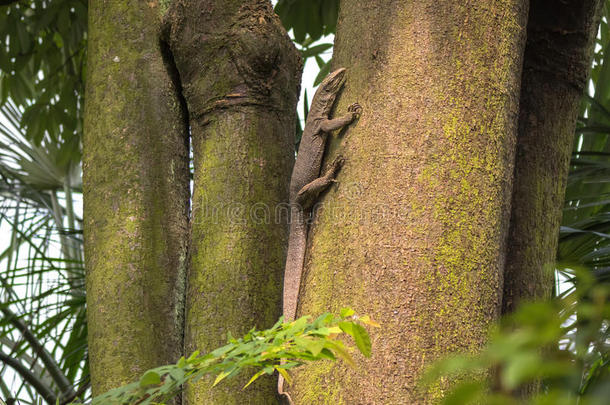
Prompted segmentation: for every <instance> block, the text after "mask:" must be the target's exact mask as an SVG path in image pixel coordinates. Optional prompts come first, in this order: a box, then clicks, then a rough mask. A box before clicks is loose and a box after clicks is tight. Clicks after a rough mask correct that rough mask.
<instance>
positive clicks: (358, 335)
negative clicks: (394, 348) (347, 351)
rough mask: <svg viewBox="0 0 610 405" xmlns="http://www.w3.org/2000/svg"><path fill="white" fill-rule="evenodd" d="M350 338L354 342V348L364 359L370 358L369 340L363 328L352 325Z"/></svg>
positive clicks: (355, 324)
mask: <svg viewBox="0 0 610 405" xmlns="http://www.w3.org/2000/svg"><path fill="white" fill-rule="evenodd" d="M352 336H353V337H354V341H355V342H356V347H357V348H358V350H360V352H361V353H362V354H363V355H364V356H365V357H371V338H370V337H369V334H368V332H367V331H366V329H364V326H362V325H358V324H357V323H353V324H352Z"/></svg>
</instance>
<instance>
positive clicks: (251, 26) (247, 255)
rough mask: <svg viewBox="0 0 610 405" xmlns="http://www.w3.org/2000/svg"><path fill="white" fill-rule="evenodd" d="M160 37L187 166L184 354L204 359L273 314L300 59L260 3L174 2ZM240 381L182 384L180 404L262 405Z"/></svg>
mask: <svg viewBox="0 0 610 405" xmlns="http://www.w3.org/2000/svg"><path fill="white" fill-rule="evenodd" d="M169 17H170V18H169V19H168V21H169V28H168V32H167V40H168V42H169V46H170V48H171V50H172V54H173V58H174V61H175V64H176V66H177V68H178V71H179V73H180V78H181V82H182V86H183V94H184V96H185V99H186V102H187V105H188V110H189V113H190V125H191V135H192V144H193V153H194V159H195V164H194V167H195V173H194V189H193V212H192V228H191V238H190V249H191V250H190V269H189V273H188V283H187V284H188V287H187V298H186V328H185V351H186V352H187V353H188V352H192V351H193V350H196V349H197V350H200V351H202V352H206V351H209V350H211V349H213V348H215V347H218V346H220V345H223V344H225V343H226V338H227V332H231V333H233V334H234V335H235V336H239V335H241V334H243V333H245V332H247V331H248V330H249V329H250V328H252V327H253V326H256V327H257V328H266V327H270V326H272V325H273V324H274V323H275V322H276V321H277V319H278V317H279V316H280V314H281V292H282V280H283V269H284V261H285V256H286V243H287V226H286V225H287V223H286V215H287V210H286V207H284V206H282V203H285V202H286V201H287V200H288V184H289V179H290V172H291V169H292V164H293V161H294V133H295V125H296V123H295V111H296V101H297V94H298V86H299V83H300V68H301V62H300V57H299V55H298V53H297V51H296V49H295V48H294V46H293V45H292V43H291V41H290V39H289V38H288V36H287V35H286V32H285V31H284V29H283V28H282V26H281V23H280V21H279V20H278V18H277V17H276V16H275V14H274V13H273V10H272V8H271V4H270V2H269V1H267V0H247V1H243V0H231V1H217V0H185V1H180V2H174V4H173V5H172V8H171V9H170V14H169ZM248 379H249V375H247V373H243V374H242V375H240V376H239V377H238V378H235V379H230V380H227V381H226V382H223V384H222V385H219V386H217V387H215V388H214V389H212V388H211V385H212V382H213V379H209V378H204V379H203V380H202V381H201V382H199V383H197V384H195V385H191V386H189V387H187V389H186V394H185V400H186V403H187V404H193V405H195V404H222V405H225V404H272V403H275V402H277V396H276V389H275V380H274V379H273V378H271V377H267V378H261V379H260V380H259V381H257V382H256V383H255V384H253V385H252V386H251V387H248V390H246V391H242V390H241V389H242V387H243V386H244V385H245V384H246V382H247V381H248Z"/></svg>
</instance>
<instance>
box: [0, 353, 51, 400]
mask: <svg viewBox="0 0 610 405" xmlns="http://www.w3.org/2000/svg"><path fill="white" fill-rule="evenodd" d="M0 361H2V362H3V363H4V364H6V365H7V366H9V367H11V368H12V369H13V370H15V372H16V373H17V374H19V376H21V378H23V380H24V381H26V382H28V383H29V384H30V385H31V386H32V387H34V389H35V390H36V392H38V393H39V394H40V396H42V397H43V398H44V400H45V401H47V403H49V404H55V403H56V402H57V396H56V395H55V393H54V392H53V390H52V389H51V388H50V387H47V386H46V385H45V383H44V382H42V381H41V380H40V379H39V378H38V377H37V376H35V375H34V374H33V373H32V372H31V371H30V370H28V368H27V367H25V366H24V365H23V364H21V363H20V362H19V361H18V360H17V359H15V358H13V357H11V356H8V355H6V354H5V353H4V352H2V351H0Z"/></svg>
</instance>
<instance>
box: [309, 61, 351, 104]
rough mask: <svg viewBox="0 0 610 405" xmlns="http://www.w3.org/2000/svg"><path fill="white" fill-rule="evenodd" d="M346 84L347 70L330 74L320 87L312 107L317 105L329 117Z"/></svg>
mask: <svg viewBox="0 0 610 405" xmlns="http://www.w3.org/2000/svg"><path fill="white" fill-rule="evenodd" d="M344 83H345V68H341V69H337V70H335V71H334V72H332V73H330V74H329V75H328V76H326V78H325V79H324V80H322V83H320V87H318V90H317V91H316V94H315V96H314V100H313V101H312V106H313V105H314V104H316V105H317V106H319V107H320V109H321V110H323V111H324V113H325V114H326V115H328V114H329V113H330V110H331V109H332V107H333V104H334V103H335V99H336V98H337V94H338V93H339V90H341V87H343V84H344Z"/></svg>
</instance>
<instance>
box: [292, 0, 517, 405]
mask: <svg viewBox="0 0 610 405" xmlns="http://www.w3.org/2000/svg"><path fill="white" fill-rule="evenodd" d="M527 4H528V2H527V1H525V0H510V1H503V2H498V1H491V0H477V1H464V2H456V1H441V2H439V1H429V0H424V1H410V2H398V1H372V2H366V3H363V2H359V1H343V2H342V3H341V8H340V15H339V22H338V28H337V36H336V41H335V56H334V57H333V61H334V64H335V66H334V68H338V67H346V68H347V69H348V71H347V76H348V78H347V84H346V87H345V91H344V93H343V95H342V96H341V99H340V101H339V103H338V107H337V114H341V113H343V112H344V111H345V109H346V108H347V106H348V105H349V104H350V103H353V102H356V101H357V102H359V103H360V104H361V105H362V106H363V108H364V112H363V114H362V117H361V118H360V120H359V122H358V123H356V124H355V125H352V126H351V127H350V128H349V129H348V130H347V132H346V134H345V136H343V137H339V138H338V139H335V140H333V141H332V144H331V149H330V150H329V157H328V159H327V161H331V160H332V158H333V157H334V156H335V155H337V154H341V155H343V156H344V157H345V159H346V163H345V165H344V167H343V169H342V170H341V172H340V173H339V176H338V185H337V186H336V187H334V188H333V189H332V190H330V191H329V192H328V193H327V194H326V196H325V198H324V199H323V201H322V205H321V207H320V209H319V210H318V212H317V219H316V221H315V223H314V224H313V226H312V228H311V231H310V235H309V244H308V254H307V258H306V267H305V279H304V282H303V284H302V289H303V293H302V295H301V297H300V310H299V312H300V313H301V314H314V315H315V314H318V313H321V312H324V311H327V310H332V311H336V310H338V309H339V308H340V307H342V306H352V307H353V308H354V309H356V311H357V312H358V313H361V314H370V315H371V316H373V317H374V318H375V319H376V320H378V321H379V322H380V323H381V325H382V328H381V329H380V330H375V331H373V334H372V341H373V357H372V358H371V359H370V360H364V359H360V360H359V367H358V368H357V369H355V370H352V369H348V368H346V366H345V365H344V364H341V363H328V364H326V365H316V366H315V367H306V368H305V369H304V370H303V371H299V372H298V373H296V377H295V380H296V382H295V384H294V385H293V386H292V387H289V388H288V391H289V392H291V394H292V398H293V399H295V403H297V404H320V403H332V404H355V403H360V404H416V403H434V402H436V401H438V399H439V398H440V397H441V396H442V392H443V387H434V388H432V389H429V390H427V391H426V392H424V391H420V390H417V389H416V382H417V379H418V377H419V376H420V375H421V372H422V370H423V368H424V367H425V366H426V365H427V364H429V363H430V362H432V361H433V360H434V359H436V358H438V357H439V356H441V355H444V354H447V353H450V352H454V351H458V350H460V351H462V350H466V351H476V350H477V349H478V348H479V347H480V346H481V345H482V344H483V343H484V342H485V340H486V336H487V330H488V327H489V325H490V324H491V323H492V322H493V321H494V320H496V318H497V317H498V315H499V313H500V304H501V296H502V272H503V266H504V259H505V248H506V247H505V241H506V236H507V230H508V219H509V213H510V209H509V203H510V191H511V180H512V174H513V159H514V148H515V138H516V133H517V118H518V96H519V82H520V77H521V64H522V54H523V49H524V42H525V23H526V15H527ZM448 383H450V381H448Z"/></svg>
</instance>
